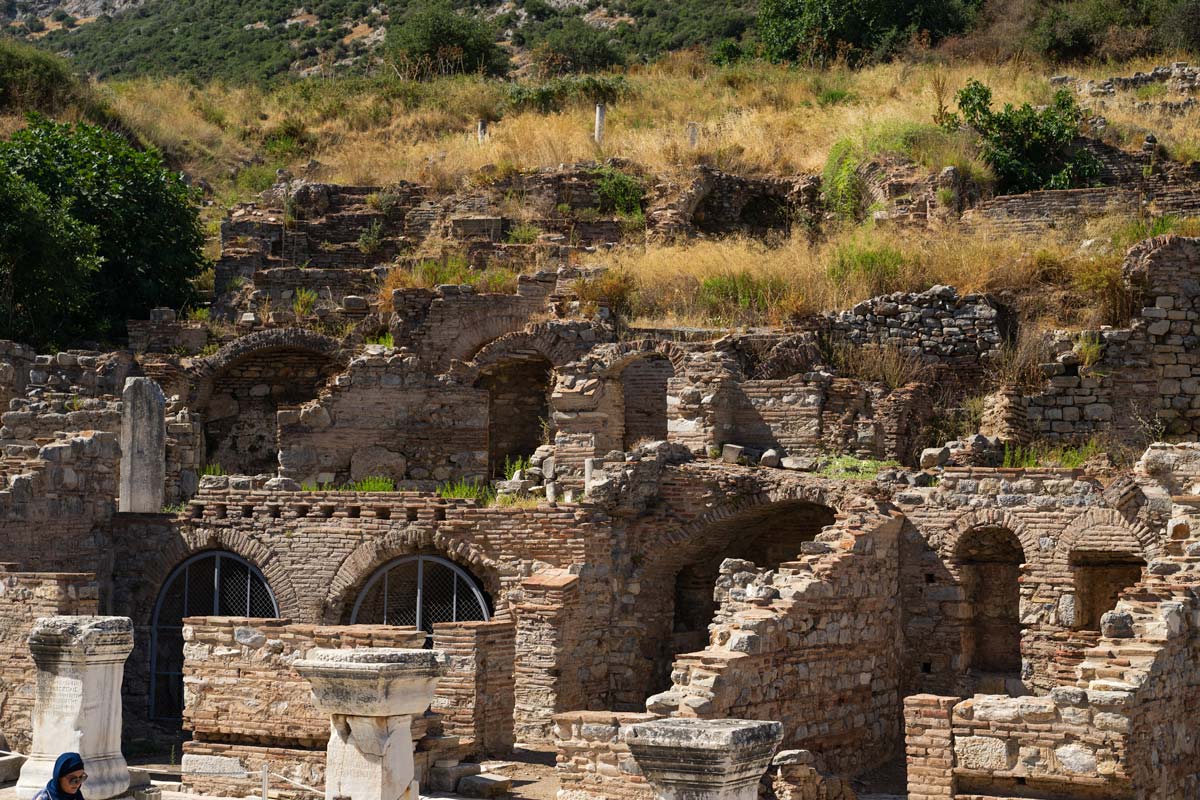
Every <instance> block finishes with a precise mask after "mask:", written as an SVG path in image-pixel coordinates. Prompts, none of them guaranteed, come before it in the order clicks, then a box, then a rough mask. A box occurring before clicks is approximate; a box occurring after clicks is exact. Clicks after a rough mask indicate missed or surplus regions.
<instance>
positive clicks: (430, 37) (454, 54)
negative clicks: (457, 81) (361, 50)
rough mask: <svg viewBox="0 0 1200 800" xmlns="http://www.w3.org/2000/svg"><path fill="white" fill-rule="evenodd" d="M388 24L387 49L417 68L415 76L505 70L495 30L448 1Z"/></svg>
mask: <svg viewBox="0 0 1200 800" xmlns="http://www.w3.org/2000/svg"><path fill="white" fill-rule="evenodd" d="M397 22H398V24H392V25H389V26H388V32H387V39H386V44H385V46H386V48H387V51H388V53H389V54H390V55H391V56H392V57H393V58H394V59H397V60H398V61H400V62H403V63H404V64H405V65H408V66H409V68H410V70H412V71H415V72H416V76H417V77H432V76H434V75H449V74H453V73H460V72H462V73H480V74H483V75H491V76H497V77H498V76H503V75H506V74H508V70H509V61H508V55H507V54H506V53H505V50H504V48H502V47H501V46H500V45H499V44H497V43H496V39H497V35H496V31H495V30H494V29H493V28H492V26H491V25H489V24H488V23H487V22H485V21H484V20H482V19H480V18H478V17H473V16H467V15H465V14H459V13H458V12H456V11H455V10H454V9H453V8H452V7H451V6H450V4H449V3H446V2H438V3H433V4H431V5H429V6H426V7H425V8H422V9H420V10H418V11H416V12H415V13H412V14H410V15H409V16H407V17H405V18H404V19H402V20H398V21H397Z"/></svg>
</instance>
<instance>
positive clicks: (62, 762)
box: [33, 753, 87, 800]
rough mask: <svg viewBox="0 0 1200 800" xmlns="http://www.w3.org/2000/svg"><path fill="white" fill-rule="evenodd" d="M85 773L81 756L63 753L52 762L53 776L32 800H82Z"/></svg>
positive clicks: (85, 778)
mask: <svg viewBox="0 0 1200 800" xmlns="http://www.w3.org/2000/svg"><path fill="white" fill-rule="evenodd" d="M86 780H87V773H86V772H84V771H83V758H82V757H81V756H80V755H79V753H63V754H62V755H61V756H59V757H58V760H57V761H55V762H54V777H52V778H51V779H50V782H49V783H47V784H46V788H45V789H42V790H41V791H40V792H38V793H37V794H36V795H34V797H33V800H83V792H81V791H80V789H81V788H82V787H83V782H84V781H86Z"/></svg>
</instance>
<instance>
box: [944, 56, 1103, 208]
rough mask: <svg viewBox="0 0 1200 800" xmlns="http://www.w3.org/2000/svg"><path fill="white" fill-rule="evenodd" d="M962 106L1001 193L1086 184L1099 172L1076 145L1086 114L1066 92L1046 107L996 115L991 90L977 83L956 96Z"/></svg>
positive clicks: (1007, 107) (1011, 108)
mask: <svg viewBox="0 0 1200 800" xmlns="http://www.w3.org/2000/svg"><path fill="white" fill-rule="evenodd" d="M958 108H959V110H960V111H961V112H962V115H963V120H964V121H965V122H966V124H967V125H969V126H970V127H971V128H972V129H974V130H975V132H976V133H978V134H979V137H980V153H981V155H982V157H983V160H984V161H986V162H987V164H988V165H989V166H990V167H991V168H992V171H993V172H994V173H995V175H996V181H997V184H998V187H999V189H1000V191H1002V192H1005V193H1020V192H1029V191H1036V190H1038V189H1067V188H1070V187H1073V186H1086V185H1088V184H1089V183H1090V182H1091V181H1092V180H1093V179H1095V177H1096V176H1097V175H1099V173H1100V164H1099V162H1098V161H1097V159H1096V157H1095V156H1093V155H1092V154H1091V153H1090V152H1088V151H1087V150H1084V149H1082V148H1078V149H1077V148H1075V147H1074V141H1075V138H1076V137H1077V136H1078V135H1079V123H1080V120H1081V119H1082V117H1083V112H1082V111H1081V110H1080V108H1079V106H1078V105H1076V103H1075V97H1074V95H1073V94H1072V93H1071V92H1070V91H1069V90H1067V89H1060V90H1059V91H1058V92H1056V93H1055V95H1054V99H1053V100H1052V101H1051V103H1050V104H1049V105H1048V106H1046V107H1044V108H1040V109H1039V108H1034V107H1033V106H1031V105H1030V104H1029V103H1024V104H1022V105H1021V106H1020V107H1014V106H1012V105H1011V104H1007V105H1005V106H1004V108H1003V109H1002V110H1000V111H994V110H992V91H991V89H989V88H988V87H987V86H985V85H983V84H982V83H980V82H979V81H975V80H973V81H971V82H969V83H968V84H967V85H966V86H965V87H964V88H963V89H962V90H961V91H960V92H959V93H958ZM954 122H957V120H952V123H954Z"/></svg>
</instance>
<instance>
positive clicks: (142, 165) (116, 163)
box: [0, 116, 204, 337]
mask: <svg viewBox="0 0 1200 800" xmlns="http://www.w3.org/2000/svg"><path fill="white" fill-rule="evenodd" d="M0 172H3V173H6V174H7V175H8V176H9V177H8V180H10V181H11V180H12V179H13V178H17V179H21V180H23V181H25V182H28V183H29V184H30V185H32V186H33V187H35V188H36V189H37V190H38V191H39V192H40V193H41V194H43V195H44V196H45V197H46V200H47V203H48V206H47V207H48V208H51V209H60V210H62V211H63V212H65V213H67V214H69V215H70V217H71V219H73V220H74V221H76V222H77V223H78V224H79V225H81V226H88V227H90V228H92V229H94V230H95V233H96V237H97V238H96V254H97V255H98V256H99V257H100V259H101V264H100V268H99V269H98V270H97V271H95V272H94V273H92V275H91V278H90V279H89V281H88V310H87V323H86V330H85V331H84V332H85V333H86V334H87V335H92V336H99V337H109V336H113V335H119V334H120V333H122V332H123V331H124V329H125V322H126V320H129V319H139V318H144V317H145V316H146V314H147V313H148V312H149V310H150V309H151V308H153V307H155V306H158V305H167V306H172V307H179V306H182V305H183V304H184V303H185V302H186V301H187V300H188V298H189V294H190V283H189V281H190V279H192V278H194V277H195V276H196V275H197V274H199V272H200V271H201V268H202V267H203V258H202V257H201V255H200V252H201V248H202V246H203V244H204V235H203V229H202V227H201V225H200V220H199V214H198V207H197V205H196V202H195V199H194V197H193V195H192V192H191V190H190V189H189V188H188V187H187V186H186V185H185V184H184V183H183V181H182V179H181V178H180V176H179V175H177V174H172V173H170V172H168V171H167V170H166V169H165V168H164V166H163V163H162V158H161V157H160V156H159V155H158V154H157V153H156V152H143V151H139V150H136V149H135V148H133V147H132V146H131V145H130V144H129V143H128V142H126V141H125V140H124V139H122V138H121V137H120V136H117V135H116V134H114V133H110V132H108V131H106V130H104V129H102V128H98V127H95V126H92V125H85V124H79V125H74V126H71V125H62V124H58V123H55V122H51V121H50V120H47V119H45V118H43V117H39V116H31V117H30V119H29V125H28V126H27V127H26V128H24V129H22V130H19V131H17V132H16V133H14V134H13V135H12V137H11V138H10V139H9V140H8V141H5V142H0ZM29 202H32V201H29ZM29 202H27V203H26V205H29ZM34 205H35V206H36V204H34ZM64 224H65V223H64ZM76 238H79V237H78V236H77V237H76ZM46 268H53V265H50V266H48V267H46ZM69 311H71V309H70V308H64V313H68V312H69Z"/></svg>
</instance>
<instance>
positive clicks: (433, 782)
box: [428, 763, 483, 792]
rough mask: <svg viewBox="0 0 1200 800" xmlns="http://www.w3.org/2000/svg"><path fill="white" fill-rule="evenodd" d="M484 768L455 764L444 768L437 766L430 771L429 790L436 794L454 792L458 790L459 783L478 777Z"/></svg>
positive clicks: (474, 765)
mask: <svg viewBox="0 0 1200 800" xmlns="http://www.w3.org/2000/svg"><path fill="white" fill-rule="evenodd" d="M482 771H483V768H482V767H480V766H479V765H478V764H469V763H467V764H454V765H453V766H448V767H443V766H437V765H435V766H434V767H433V769H431V770H429V785H428V788H430V789H432V790H433V791H435V792H453V791H455V790H456V789H457V788H458V782H459V781H460V780H462V779H463V778H466V777H468V776H470V775H478V774H479V773H480V772H482Z"/></svg>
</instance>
